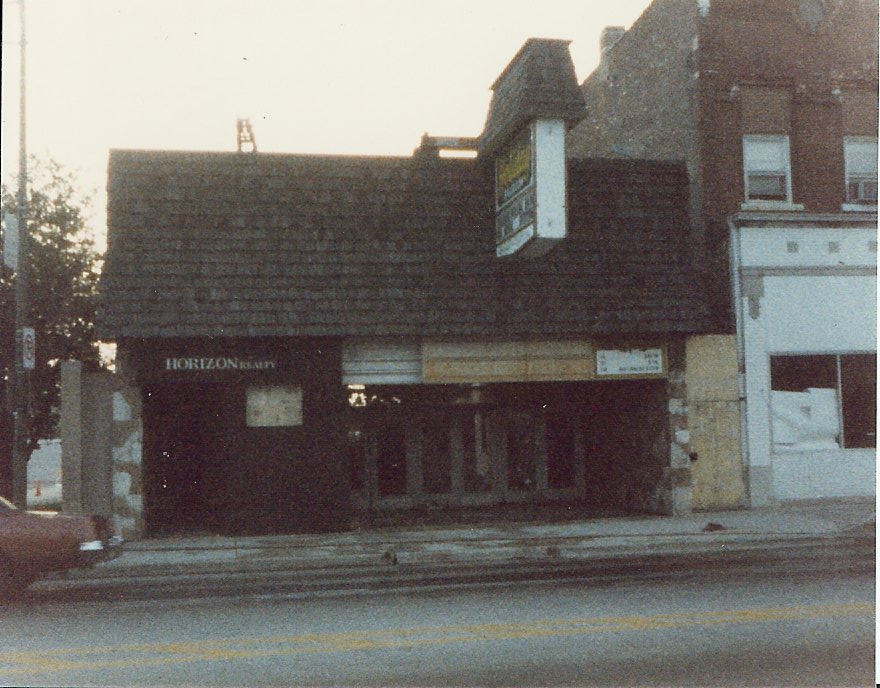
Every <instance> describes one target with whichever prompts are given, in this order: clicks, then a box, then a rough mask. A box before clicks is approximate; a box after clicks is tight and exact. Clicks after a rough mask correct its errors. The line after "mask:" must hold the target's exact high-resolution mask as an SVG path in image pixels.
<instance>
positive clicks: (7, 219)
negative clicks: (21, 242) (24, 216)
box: [3, 211, 18, 270]
mask: <svg viewBox="0 0 880 688" xmlns="http://www.w3.org/2000/svg"><path fill="white" fill-rule="evenodd" d="M3 263H4V264H5V265H6V267H8V268H12V269H13V270H18V215H15V214H13V213H10V212H9V211H5V212H4V213H3Z"/></svg>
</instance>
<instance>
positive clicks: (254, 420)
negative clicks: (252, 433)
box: [246, 385, 303, 428]
mask: <svg viewBox="0 0 880 688" xmlns="http://www.w3.org/2000/svg"><path fill="white" fill-rule="evenodd" d="M302 399H303V396H302V387H300V386H298V385H260V386H253V387H248V388H247V414H246V420H247V426H248V427H249V428H272V427H275V428H278V427H289V426H292V425H302V424H303V417H302Z"/></svg>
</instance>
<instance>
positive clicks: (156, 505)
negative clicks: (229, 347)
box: [144, 384, 226, 536]
mask: <svg viewBox="0 0 880 688" xmlns="http://www.w3.org/2000/svg"><path fill="white" fill-rule="evenodd" d="M224 398H225V395H224V393H223V387H222V386H221V385H183V384H168V385H163V386H161V387H157V388H154V389H152V390H149V391H148V392H147V393H146V394H145V397H144V418H145V428H144V461H145V465H144V480H145V484H144V497H145V504H144V510H145V518H146V530H147V534H148V535H150V536H159V535H168V534H181V533H199V532H211V531H215V530H217V528H218V527H219V526H220V525H221V516H222V514H221V512H220V511H218V508H217V507H218V504H217V502H218V499H217V498H218V495H222V494H224V493H225V490H226V487H225V485H222V484H221V481H222V472H221V471H220V470H218V467H220V466H222V464H223V461H222V457H221V456H220V453H219V452H221V451H222V446H223V442H222V441H218V439H220V440H222V438H223V437H224V435H225V411H224V408H225V407H224Z"/></svg>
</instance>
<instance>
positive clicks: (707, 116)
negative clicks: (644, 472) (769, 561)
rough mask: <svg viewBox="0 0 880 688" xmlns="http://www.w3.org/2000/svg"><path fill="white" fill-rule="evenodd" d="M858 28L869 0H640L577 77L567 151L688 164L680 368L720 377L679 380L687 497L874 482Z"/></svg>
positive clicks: (865, 74) (867, 486)
mask: <svg viewBox="0 0 880 688" xmlns="http://www.w3.org/2000/svg"><path fill="white" fill-rule="evenodd" d="M877 28H878V6H877V3H876V2H874V1H873V0H656V1H655V2H653V3H652V4H651V5H650V7H649V8H648V9H647V10H646V11H645V12H644V13H643V15H642V16H641V17H640V18H639V20H638V21H637V22H636V23H635V24H634V25H633V26H632V27H631V28H630V29H629V30H628V31H623V30H622V29H621V28H619V27H609V29H607V30H606V32H605V33H604V34H603V41H602V48H601V49H602V62H601V65H600V67H599V68H598V69H597V70H596V72H595V73H594V74H592V75H591V76H590V77H589V78H588V79H587V80H586V81H585V82H584V84H583V92H584V96H585V100H586V103H587V109H588V114H587V117H586V118H585V119H584V120H583V122H582V123H581V124H580V125H579V126H578V127H577V128H576V129H575V130H574V131H572V132H571V134H570V137H569V154H570V155H573V156H579V157H597V156H598V157H612V158H621V157H622V158H627V157H635V158H643V159H662V160H684V161H685V162H686V164H687V168H688V174H689V177H690V189H691V193H690V199H691V200H690V203H691V223H690V230H689V231H690V241H689V242H688V244H689V247H690V250H691V252H692V254H691V258H692V262H693V264H694V265H697V266H700V267H701V270H700V272H699V274H698V276H697V277H698V279H699V281H700V283H701V284H703V285H705V288H706V291H707V294H709V296H710V299H711V310H712V314H713V317H712V330H713V335H712V336H710V337H703V338H697V339H694V340H692V341H691V342H690V349H689V352H690V357H689V359H688V366H689V368H693V369H703V370H710V369H713V368H714V369H716V370H717V371H718V375H719V379H720V380H722V381H723V382H722V384H720V386H718V387H716V388H715V389H713V390H711V392H710V391H709V390H706V391H707V393H703V392H701V391H700V390H698V389H696V388H693V389H691V390H689V392H690V396H689V411H690V413H689V420H690V433H691V435H690V440H691V444H692V448H693V449H694V450H695V451H696V452H697V454H698V455H699V459H698V461H697V462H695V464H694V467H693V475H694V485H693V490H694V493H693V496H694V505H695V506H696V507H707V508H711V507H714V506H722V505H736V504H752V505H759V504H765V503H767V502H769V501H772V500H774V499H800V498H813V497H832V496H842V495H857V494H873V492H874V472H875V462H876V449H875V447H876V421H875V416H876V394H875V382H876V372H875V371H876V311H877V308H876V253H877V238H876V224H877V118H878V114H877V91H878V67H877V63H878V50H877V45H878V33H877ZM742 402H744V403H742ZM735 436H736V437H738V438H739V439H738V441H737V445H738V446H736V447H734V446H733V445H732V444H731V441H730V440H731V438H732V437H735Z"/></svg>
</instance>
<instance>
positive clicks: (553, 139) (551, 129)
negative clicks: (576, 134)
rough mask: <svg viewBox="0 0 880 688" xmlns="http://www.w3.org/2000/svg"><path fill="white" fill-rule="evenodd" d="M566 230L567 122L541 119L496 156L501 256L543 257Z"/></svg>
mask: <svg viewBox="0 0 880 688" xmlns="http://www.w3.org/2000/svg"><path fill="white" fill-rule="evenodd" d="M565 232H566V212H565V124H564V123H563V121H562V120H555V119H539V120H536V121H534V122H532V123H531V124H530V125H529V126H527V127H526V128H525V129H523V130H522V131H521V132H520V133H519V134H518V135H516V136H514V137H513V138H512V139H511V140H510V142H509V143H508V144H507V145H506V146H504V147H503V148H501V150H500V151H499V153H498V155H497V157H496V158H495V239H496V255H498V256H499V257H504V256H511V255H514V254H519V255H522V256H524V257H527V258H530V257H534V256H539V255H541V254H543V253H546V252H547V251H549V250H550V249H551V248H552V247H553V246H554V245H555V244H556V243H557V242H558V241H560V240H562V239H564V238H565Z"/></svg>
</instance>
